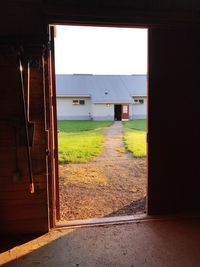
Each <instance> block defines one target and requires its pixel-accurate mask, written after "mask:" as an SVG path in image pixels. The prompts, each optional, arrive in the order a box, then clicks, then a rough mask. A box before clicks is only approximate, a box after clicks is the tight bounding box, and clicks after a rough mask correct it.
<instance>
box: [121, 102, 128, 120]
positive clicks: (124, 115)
mask: <svg viewBox="0 0 200 267" xmlns="http://www.w3.org/2000/svg"><path fill="white" fill-rule="evenodd" d="M128 119H129V105H122V120H128Z"/></svg>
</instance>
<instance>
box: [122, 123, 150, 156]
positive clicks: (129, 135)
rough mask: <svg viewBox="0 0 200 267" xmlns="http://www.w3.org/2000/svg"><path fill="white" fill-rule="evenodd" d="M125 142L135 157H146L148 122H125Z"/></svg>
mask: <svg viewBox="0 0 200 267" xmlns="http://www.w3.org/2000/svg"><path fill="white" fill-rule="evenodd" d="M123 124H124V140H125V145H126V147H127V149H128V150H129V151H130V152H132V153H133V154H134V156H135V157H145V156H146V153H147V152H146V120H131V121H126V122H123Z"/></svg>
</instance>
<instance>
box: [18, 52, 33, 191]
mask: <svg viewBox="0 0 200 267" xmlns="http://www.w3.org/2000/svg"><path fill="white" fill-rule="evenodd" d="M19 70H20V83H21V86H20V87H21V88H20V89H21V90H20V92H21V100H22V105H23V126H24V133H25V146H26V153H27V165H28V173H29V182H30V193H31V194H33V193H34V192H35V190H34V180H33V171H32V162H31V151H30V149H31V148H30V146H31V145H32V144H31V142H33V141H31V140H33V138H30V135H31V134H32V135H33V124H32V127H30V125H31V124H30V122H29V109H30V63H28V82H27V83H28V85H27V105H26V101H25V91H24V78H23V66H22V60H21V57H20V55H19ZM31 128H32V132H31V134H30V131H29V129H31ZM30 141H31V142H30Z"/></svg>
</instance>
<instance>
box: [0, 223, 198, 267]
mask: <svg viewBox="0 0 200 267" xmlns="http://www.w3.org/2000/svg"><path fill="white" fill-rule="evenodd" d="M22 243H23V244H21V245H18V246H16V247H14V244H12V245H11V244H10V247H9V246H7V247H6V246H5V249H3V247H1V252H2V253H1V254H0V266H9V267H11V266H12V267H14V266H15V267H16V266H17V267H29V266H44V267H45V266H48V267H70V266H85V267H90V266H91V267H93V266H109V267H112V266H113V267H114V266H116V267H117V266H130V267H131V266H132V267H143V266H145V267H147V266H148V267H154V266H155V267H199V266H200V219H174V220H172V219H171V220H170V219H167V220H161V221H158V220H154V221H141V222H132V223H129V224H123V225H115V226H113V225H110V226H101V227H100V226H98V227H86V228H76V229H68V230H64V229H62V230H53V231H51V232H50V233H48V234H45V235H42V236H39V237H37V238H34V239H33V240H31V241H29V242H27V241H25V240H24V242H22ZM1 244H2V242H1ZM7 245H8V244H7Z"/></svg>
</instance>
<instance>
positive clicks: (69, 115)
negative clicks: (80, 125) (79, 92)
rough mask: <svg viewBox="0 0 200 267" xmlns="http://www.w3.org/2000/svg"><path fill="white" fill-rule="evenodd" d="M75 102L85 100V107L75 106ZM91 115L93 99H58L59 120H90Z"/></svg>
mask: <svg viewBox="0 0 200 267" xmlns="http://www.w3.org/2000/svg"><path fill="white" fill-rule="evenodd" d="M73 100H85V105H73ZM89 113H91V99H90V98H86V97H79V98H78V97H70V98H67V97H57V118H58V120H88V119H90V115H89Z"/></svg>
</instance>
